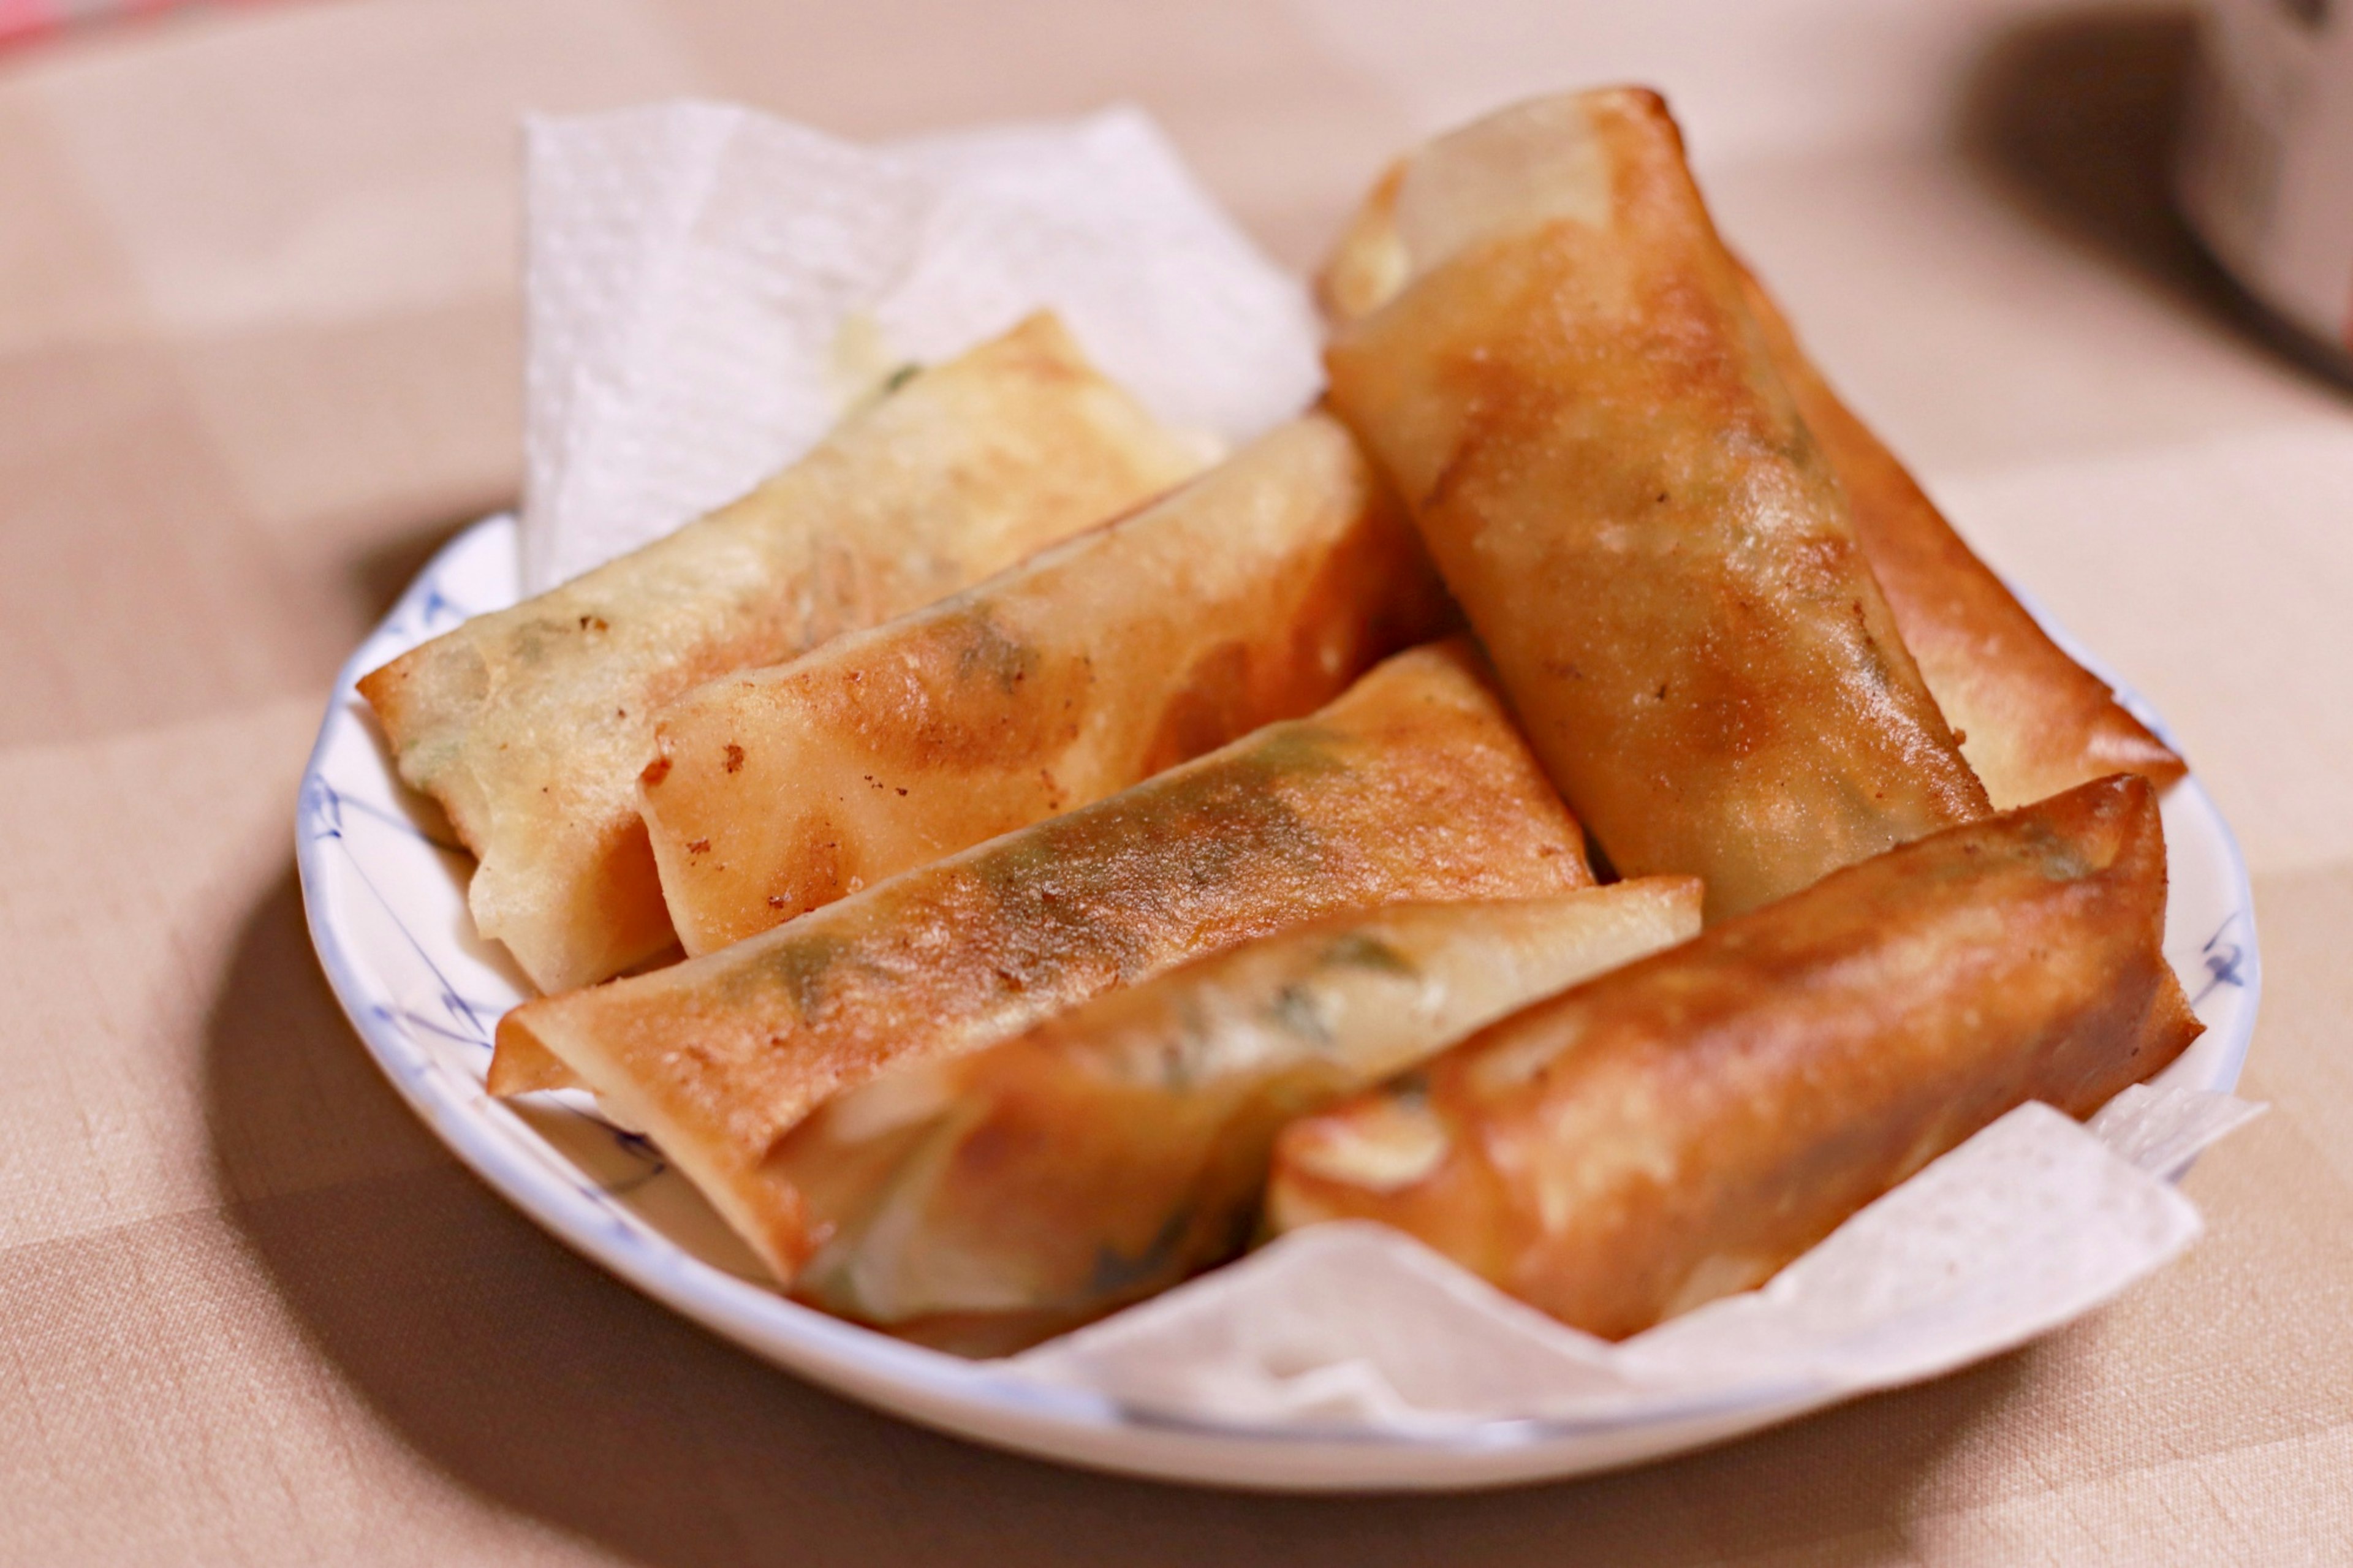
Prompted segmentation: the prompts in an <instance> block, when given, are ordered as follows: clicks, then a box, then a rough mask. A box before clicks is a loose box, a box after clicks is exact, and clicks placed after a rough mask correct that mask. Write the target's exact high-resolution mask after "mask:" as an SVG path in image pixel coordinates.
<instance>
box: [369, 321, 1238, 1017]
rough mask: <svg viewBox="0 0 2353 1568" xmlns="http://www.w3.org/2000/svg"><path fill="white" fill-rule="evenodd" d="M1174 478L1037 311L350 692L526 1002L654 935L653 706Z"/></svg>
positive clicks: (1175, 458)
mask: <svg viewBox="0 0 2353 1568" xmlns="http://www.w3.org/2000/svg"><path fill="white" fill-rule="evenodd" d="M1198 466H1199V464H1198V459H1197V458H1196V457H1195V456H1194V455H1193V453H1192V452H1191V450H1190V448H1189V447H1188V446H1187V443H1185V442H1184V441H1182V440H1181V439H1179V438H1178V437H1176V436H1175V435H1174V434H1173V433H1172V432H1169V431H1167V430H1165V429H1163V428H1162V427H1161V426H1157V425H1155V423H1154V422H1153V421H1152V419H1151V418H1150V417H1149V416H1147V415H1145V412H1144V411H1143V409H1142V408H1140V407H1139V406H1138V405H1136V404H1135V403H1134V401H1133V400H1131V399H1130V398H1129V397H1128V396H1127V395H1125V394H1124V393H1123V392H1121V391H1120V390H1119V389H1118V388H1117V387H1115V386H1113V385H1112V384H1110V383H1109V382H1107V381H1105V380H1103V378H1102V377H1101V376H1100V375H1098V374H1096V373H1095V372H1094V370H1093V369H1092V367H1090V366H1089V365H1088V364H1087V363H1086V361H1085V360H1084V359H1083V358H1082V356H1081V354H1080V353H1079V350H1078V348H1077V346H1076V345H1075V344H1074V343H1073V342H1071V338H1070V336H1069V334H1068V333H1066V332H1065V331H1063V330H1062V328H1061V327H1060V324H1059V323H1057V322H1056V321H1054V320H1053V319H1052V318H1051V317H1050V316H1035V317H1032V318H1030V319H1029V321H1025V322H1023V323H1022V324H1021V325H1020V326H1018V327H1016V328H1015V329H1014V330H1013V331H1010V332H1008V333H1007V334H1006V335H1005V336H1003V337H1001V338H998V339H997V340H996V341H995V342H988V343H985V344H983V345H982V346H980V347H979V348H976V349H975V350H973V351H972V352H971V353H967V354H965V355H964V356H963V357H962V358H961V359H958V360H955V361H953V362H951V363H947V364H944V365H941V366H939V367H937V368H936V369H933V370H928V371H925V372H923V373H922V374H917V375H915V376H914V377H913V378H912V379H911V380H910V381H909V382H908V383H907V384H905V385H903V386H902V387H901V388H900V389H899V390H898V391H896V392H895V393H893V394H892V395H890V396H888V397H886V398H884V399H882V400H881V402H879V403H878V404H876V405H873V406H872V407H871V408H870V409H868V410H866V411H865V412H863V413H862V414H860V415H858V416H854V417H852V418H851V419H850V420H849V422H848V423H846V424H845V425H844V426H842V427H841V428H840V429H839V430H838V431H836V432H835V433H834V435H833V436H832V437H829V438H828V439H827V440H826V441H825V442H823V443H822V444H821V445H819V446H818V447H817V449H816V450H814V451H812V452H811V453H810V454H809V455H808V456H807V457H806V458H803V459H802V460H801V461H799V462H798V463H796V464H794V465H793V466H792V467H791V468H786V469H785V470H784V471H783V472H782V473H780V474H778V475H776V477H775V478H774V479H769V480H768V481H767V482H766V483H765V484H763V485H762V486H761V487H760V488H759V489H755V490H754V491H753V492H752V493H751V494H750V495H748V496H745V497H744V499H743V500H739V501H736V502H735V503H733V505H731V506H728V507H724V508H723V509H721V510H718V511H715V512H713V513H712V514H711V515H710V516H709V517H706V518H703V519H702V520H700V521H696V522H691V523H689V524H688V525H687V526H686V527H684V528H682V529H681V530H679V531H677V532H676V533H673V534H671V535H670V536H669V537H667V538H665V539H661V540H659V541H657V542H654V543H652V544H649V545H648V546H646V547H645V548H644V549H642V550H638V551H636V552H632V553H630V554H628V555H626V556H623V557H622V558H621V559H619V560H617V561H615V562H612V563H608V564H607V565H604V566H600V567H598V568H597V569H596V570H595V571H593V572H589V573H586V574H584V575H582V576H580V577H577V578H575V579H574V580H573V581H571V582H569V583H566V584H564V585H563V586H561V587H559V588H556V589H554V590H553V591H551V592H549V593H545V594H542V595H539V596H538V597H536V598H533V599H529V600H526V601H524V602H523V603H522V604H520V605H515V606H514V607H513V608H512V609H507V610H501V611H498V612H496V613H494V614H491V615H484V616H475V617H474V618H473V619H472V620H470V621H468V622H467V623H466V624H465V625H463V626H459V627H458V628H457V629H456V630H454V631H452V632H449V633H448V634H447V635H446V636H443V637H437V638H435V639H434V640H433V641H431V642H429V643H427V644H425V645H424V646H423V647H417V648H416V649H413V650H412V651H410V652H408V653H406V654H404V655H402V656H401V657H400V658H397V659H395V660H394V661H393V662H392V663H390V664H388V665H385V667H384V668H381V669H379V670H376V671H375V673H373V674H371V675H369V676H368V677H367V678H366V679H364V680H362V681H361V682H360V690H361V692H362V693H363V694H364V696H365V697H366V698H367V700H368V701H369V702H370V703H372V704H373V705H374V706H375V710H376V714H377V716H378V717H379V718H380V719H381V720H382V721H384V727H385V732H386V733H387V734H388V735H389V736H390V737H391V740H392V744H393V750H394V752H395V755H396V759H397V761H398V763H399V767H400V774H401V777H402V778H404V779H406V781H407V782H408V783H409V784H411V785H412V786H414V787H415V788H417V789H420V790H422V791H424V792H425V793H426V794H427V795H432V796H433V797H434V798H435V799H436V800H438V801H439V802H440V803H441V805H442V806H443V807H444V808H445V809H446V810H447V811H448V815H449V820H450V823H451V825H452V826H454V827H456V829H457V831H458V835H459V837H460V838H462V839H463V840H464V841H465V843H466V846H467V847H469V848H470V849H472V850H473V851H474V853H475V855H476V856H477V857H478V858H479V859H480V865H479V866H478V867H477V868H476V869H475V872H474V879H473V883H472V886H471V887H470V889H469V890H468V895H467V897H468V900H469V902H470V904H471V905H472V908H473V912H474V923H475V925H476V926H477V927H478V928H479V929H480V931H481V932H482V934H483V935H485V936H488V937H492V938H495V939H496V940H498V941H500V942H504V943H505V944H506V945H507V948H508V949H509V951H511V952H512V953H513V954H514V956H515V959H516V962H518V963H521V964H522V968H523V972H524V973H526V974H528V975H530V976H531V978H532V981H533V984H537V985H538V986H539V987H540V989H541V990H543V991H559V990H564V989H565V988H568V987H570V986H574V985H582V984H587V983H589V982H591V981H595V980H601V979H603V978H604V977H605V976H607V975H608V974H613V973H617V972H618V971H620V970H622V969H624V968H626V967H628V965H629V964H631V963H636V962H638V960H640V959H643V958H646V957H649V956H650V955H652V954H654V953H657V952H660V951H661V950H662V949H663V948H664V947H666V946H668V945H669V944H670V940H671V933H670V919H669V916H668V915H667V914H666V913H664V911H663V909H662V900H661V889H660V887H659V882H658V881H657V879H656V877H655V872H654V859H653V852H652V850H651V848H650V847H649V846H648V844H647V842H646V833H645V826H644V824H643V823H642V822H641V821H640V820H639V818H638V796H637V789H638V773H639V772H640V771H641V770H642V769H643V768H644V767H645V765H646V763H649V761H651V760H652V758H653V720H654V710H655V709H657V708H658V707H659V706H660V705H661V704H662V703H664V702H667V701H669V700H670V699H672V698H674V697H676V696H678V695H679V694H680V693H681V692H683V691H685V690H687V689H689V688H691V687H692V686H694V685H696V684H698V683H699V682H702V681H703V680H707V679H710V678H711V677H712V676H715V675H721V674H724V673H725V672H726V671H728V670H731V669H739V668H744V666H747V665H755V664H770V663H774V662H775V661H776V660H778V659H782V658H789V657H791V656H792V655H794V654H797V653H799V652H801V651H802V650H804V649H806V648H808V647H812V646H814V645H816V644H818V643H820V642H823V641H825V640H826V639H827V638H828V637H833V636H835V635H837V634H839V633H840V632H844V631H849V630H853V629H856V628H858V627H861V626H872V625H874V624H875V623H876V622H878V621H881V620H885V619H887V618H889V617H890V616H895V615H900V614H902V613H904V612H905V611H908V610H911V609H913V608H915V607H916V606H918V605H926V604H929V603H931V602H932V601H933V600H934V599H937V598H940V597H941V596H943V595H947V594H951V593H954V592H955V591H956V590H958V589H960V588H964V587H966V586H968V585H969V584H973V583H975V582H977V581H979V580H980V579H981V578H983V577H986V576H987V575H988V574H991V573H993V572H996V571H998V570H1000V569H1002V568H1003V567H1005V566H1008V565H1010V564H1011V563H1013V562H1015V561H1018V560H1019V559H1020V558H1021V557H1022V556H1024V555H1027V554H1029V553H1030V552H1033V551H1035V550H1037V549H1039V548H1040V547H1041V546H1044V545H1047V544H1050V543H1052V542H1056V541H1058V540H1060V539H1063V538H1065V537H1067V536H1069V535H1070V534H1072V533H1075V532H1077V531H1079V530H1080V529H1082V528H1085V527H1087V526H1088V525H1090V524H1092V523H1096V522H1100V521H1103V519H1104V518H1106V517H1108V516H1110V515H1112V514H1113V513H1115V512H1119V511H1123V510H1126V509H1128V508H1129V507H1132V506H1134V505H1136V504H1138V503H1140V502H1142V501H1145V500H1149V499H1151V498H1152V497H1153V496H1155V495H1156V494H1158V493H1159V492H1160V491H1162V490H1164V489H1167V488H1168V487H1169V486H1171V485H1173V484H1176V483H1177V482H1179V481H1181V480H1183V479H1186V478H1187V477H1188V476H1189V475H1190V474H1191V473H1192V472H1193V471H1194V470H1195V469H1196V468H1198Z"/></svg>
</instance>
